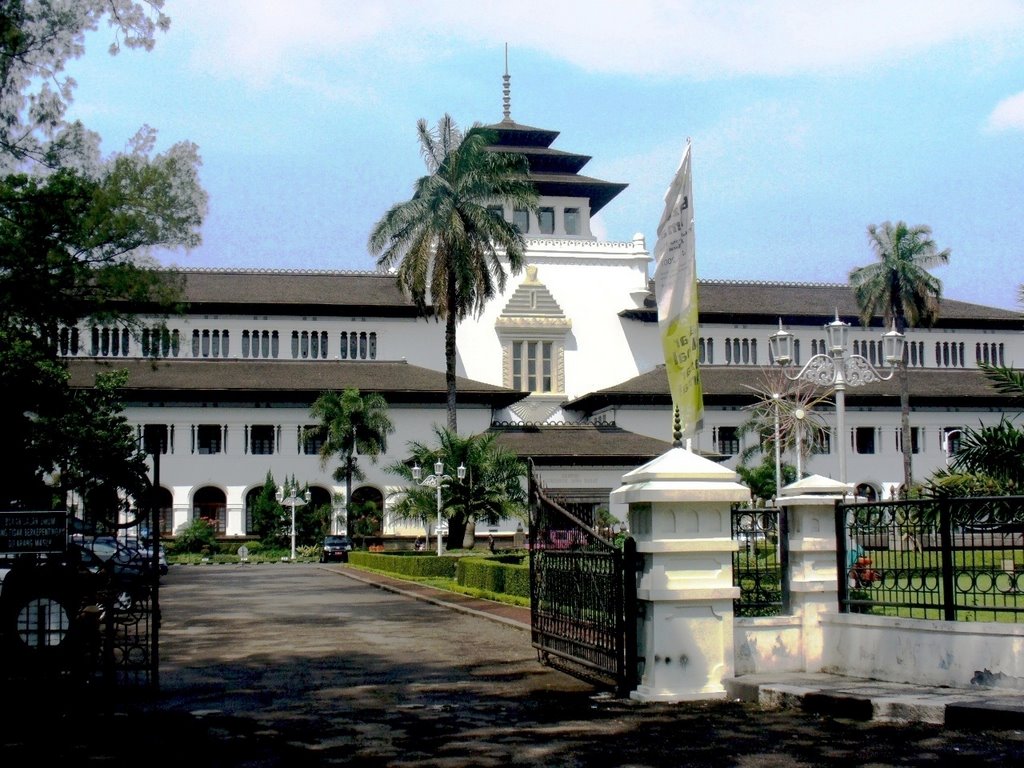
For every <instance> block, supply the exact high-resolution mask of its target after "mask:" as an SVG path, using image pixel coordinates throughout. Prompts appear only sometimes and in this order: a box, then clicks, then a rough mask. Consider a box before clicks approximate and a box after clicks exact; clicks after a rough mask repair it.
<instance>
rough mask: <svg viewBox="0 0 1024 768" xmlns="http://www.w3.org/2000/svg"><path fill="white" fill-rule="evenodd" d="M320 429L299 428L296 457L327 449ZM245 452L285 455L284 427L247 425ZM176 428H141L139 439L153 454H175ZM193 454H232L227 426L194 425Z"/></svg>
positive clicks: (149, 425) (191, 431) (146, 426)
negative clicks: (324, 447)
mask: <svg viewBox="0 0 1024 768" xmlns="http://www.w3.org/2000/svg"><path fill="white" fill-rule="evenodd" d="M319 433H320V430H319V428H318V427H317V426H316V425H314V424H308V425H304V426H298V427H296V431H295V446H296V453H298V454H305V455H307V456H315V455H317V454H318V453H319V452H320V448H321V447H322V446H323V443H324V441H323V438H322V437H321V436H320V434H319ZM242 435H243V436H242V451H243V453H246V454H253V455H256V456H268V455H271V454H275V453H280V452H281V447H282V445H281V427H280V426H279V425H273V424H246V425H245V427H244V428H243V433H242ZM174 437H175V429H174V425H173V424H144V425H140V426H139V427H138V438H139V440H141V441H142V445H143V447H144V449H145V450H146V451H147V452H149V453H157V452H159V453H162V454H168V453H170V454H173V453H175V452H176V450H175V441H174ZM189 452H190V453H192V454H197V455H212V454H218V453H228V427H227V425H224V424H193V425H192V426H191V428H190V443H189Z"/></svg>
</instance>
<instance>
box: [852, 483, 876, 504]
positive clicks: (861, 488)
mask: <svg viewBox="0 0 1024 768" xmlns="http://www.w3.org/2000/svg"><path fill="white" fill-rule="evenodd" d="M854 493H856V495H857V496H860V497H862V498H864V499H865V500H867V501H878V498H879V496H878V489H877V488H876V487H875V486H874V485H872V484H871V483H858V484H857V487H856V489H855V490H854Z"/></svg>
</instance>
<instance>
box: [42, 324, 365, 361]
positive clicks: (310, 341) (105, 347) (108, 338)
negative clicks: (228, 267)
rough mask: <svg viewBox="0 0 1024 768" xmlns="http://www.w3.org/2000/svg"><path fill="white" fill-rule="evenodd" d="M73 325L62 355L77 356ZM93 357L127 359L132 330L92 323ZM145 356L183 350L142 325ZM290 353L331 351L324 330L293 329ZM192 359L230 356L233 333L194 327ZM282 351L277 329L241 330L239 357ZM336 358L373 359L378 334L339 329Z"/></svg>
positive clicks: (312, 355) (166, 334)
mask: <svg viewBox="0 0 1024 768" xmlns="http://www.w3.org/2000/svg"><path fill="white" fill-rule="evenodd" d="M79 342H80V338H79V330H78V328H77V327H72V328H62V329H61V331H60V337H59V341H58V343H59V349H60V354H61V355H63V356H65V357H66V356H75V355H78V354H79V353H80V352H81V351H82V348H81V346H80V343H79ZM90 342H91V343H90V346H89V355H90V356H91V357H128V356H129V355H130V353H131V351H132V345H131V334H130V333H129V331H128V330H127V329H124V328H118V327H116V326H115V327H100V326H93V328H92V329H91V332H90ZM140 346H141V351H142V356H143V357H178V356H179V355H180V354H181V333H180V331H178V330H177V329H175V330H170V329H167V328H144V329H143V330H142V333H141V337H140ZM290 351H291V356H292V359H293V360H298V359H304V360H305V359H312V360H316V359H321V360H326V359H327V357H328V355H329V353H330V349H329V343H328V334H327V331H298V330H296V331H292V332H291V350H290ZM191 352H192V357H194V358H209V357H220V358H228V357H231V332H230V331H228V330H226V329H224V330H222V329H218V328H214V329H209V328H204V329H202V330H200V329H194V330H193V331H192V347H191ZM280 353H281V339H280V334H279V333H278V331H269V330H252V331H250V330H244V331H242V334H241V357H243V358H254V359H255V358H272V359H277V358H278V357H279V356H280ZM338 358H339V359H341V360H376V359H377V334H376V332H374V331H351V332H350V331H342V332H341V334H340V335H339V336H338Z"/></svg>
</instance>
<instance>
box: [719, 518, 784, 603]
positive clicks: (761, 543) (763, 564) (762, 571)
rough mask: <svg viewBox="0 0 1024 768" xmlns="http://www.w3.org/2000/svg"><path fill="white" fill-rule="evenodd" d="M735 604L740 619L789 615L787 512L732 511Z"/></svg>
mask: <svg viewBox="0 0 1024 768" xmlns="http://www.w3.org/2000/svg"><path fill="white" fill-rule="evenodd" d="M732 538H733V540H735V541H736V542H737V543H738V544H739V549H738V550H737V551H736V552H735V553H733V560H732V574H733V585H734V586H737V587H739V588H740V596H739V598H737V599H736V600H735V601H734V602H733V607H734V610H735V614H736V615H737V616H779V615H782V614H786V613H789V562H788V561H789V536H788V530H787V525H786V511H785V509H776V508H774V507H763V508H754V507H739V506H736V507H733V509H732Z"/></svg>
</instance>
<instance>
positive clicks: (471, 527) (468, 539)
mask: <svg viewBox="0 0 1024 768" xmlns="http://www.w3.org/2000/svg"><path fill="white" fill-rule="evenodd" d="M475 546H476V521H474V520H469V521H467V522H466V533H465V534H464V535H463V536H462V548H463V549H472V548H473V547H475Z"/></svg>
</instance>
